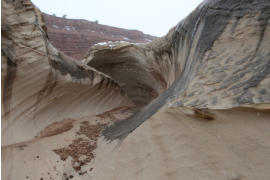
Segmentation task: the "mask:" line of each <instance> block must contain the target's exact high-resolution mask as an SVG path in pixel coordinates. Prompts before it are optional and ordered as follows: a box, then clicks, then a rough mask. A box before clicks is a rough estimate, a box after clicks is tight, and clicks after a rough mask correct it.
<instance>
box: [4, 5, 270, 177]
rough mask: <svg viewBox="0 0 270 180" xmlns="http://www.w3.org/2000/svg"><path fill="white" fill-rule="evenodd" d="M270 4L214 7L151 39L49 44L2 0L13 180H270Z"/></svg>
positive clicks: (28, 18) (40, 27)
mask: <svg viewBox="0 0 270 180" xmlns="http://www.w3.org/2000/svg"><path fill="white" fill-rule="evenodd" d="M269 18H270V2H269V1H264V0H249V1H244V0H208V1H204V2H203V3H201V4H200V5H199V6H198V7H197V8H196V9H195V10H194V11H193V12H192V13H191V14H190V15H189V16H188V17H186V18H185V19H184V20H182V21H181V22H180V23H179V24H178V25H177V26H175V27H173V28H172V29H171V30H170V31H169V32H168V34H167V35H166V36H164V37H162V38H159V39H156V40H154V41H153V42H151V43H146V44H134V43H128V42H110V43H103V44H99V45H95V46H92V47H91V48H90V49H89V51H88V53H87V54H86V56H85V58H84V59H83V61H82V62H78V61H76V60H75V59H73V58H72V57H68V56H66V55H64V54H63V53H61V52H59V51H58V50H57V49H55V48H54V47H53V45H52V44H51V43H50V42H49V40H48V36H47V32H46V26H45V22H44V19H43V17H42V14H41V13H40V11H39V10H38V9H36V8H35V7H34V6H33V4H32V3H31V2H29V1H28V0H20V1H18V0H15V1H10V0H3V1H2V178H3V179H12V180H13V179H44V180H45V179H95V180H96V179H98V180H103V179H104V180H105V179H115V180H121V179H125V180H126V179H147V180H149V179H153V180H156V179H162V180H163V179H175V180H178V179H196V180H197V179H200V180H201V179H203V180H204V179H205V180H211V179H213V180H216V179H220V180H242V179H245V180H254V179H259V180H268V179H269V178H270V174H269V172H270V142H269V138H270V121H269V120H270V58H269V57H270V25H269V22H268V21H269Z"/></svg>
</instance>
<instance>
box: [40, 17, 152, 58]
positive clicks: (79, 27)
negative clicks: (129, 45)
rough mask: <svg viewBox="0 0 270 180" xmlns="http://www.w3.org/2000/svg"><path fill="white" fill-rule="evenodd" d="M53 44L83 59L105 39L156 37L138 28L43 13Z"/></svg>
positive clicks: (132, 39) (125, 39)
mask: <svg viewBox="0 0 270 180" xmlns="http://www.w3.org/2000/svg"><path fill="white" fill-rule="evenodd" d="M43 16H44V19H45V21H46V24H47V32H48V36H49V39H50V41H51V42H52V44H53V45H54V46H55V47H56V48H57V49H59V50H60V51H62V52H64V53H65V54H67V55H69V56H71V57H74V58H75V59H83V57H84V55H85V53H86V52H87V50H88V49H89V48H90V47H91V46H92V45H94V44H96V43H99V42H105V41H128V42H133V43H145V42H150V41H152V40H154V39H155V38H156V37H154V36H151V35H146V34H144V33H143V32H141V31H138V30H127V29H121V28H116V27H111V26H106V25H101V24H98V23H96V22H91V21H87V20H82V19H65V18H60V17H56V16H51V15H48V14H45V13H43Z"/></svg>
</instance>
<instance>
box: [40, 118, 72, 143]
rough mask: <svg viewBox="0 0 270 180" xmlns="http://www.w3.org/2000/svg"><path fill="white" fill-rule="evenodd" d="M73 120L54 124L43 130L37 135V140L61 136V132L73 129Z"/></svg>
mask: <svg viewBox="0 0 270 180" xmlns="http://www.w3.org/2000/svg"><path fill="white" fill-rule="evenodd" d="M73 122H74V120H72V119H67V120H63V121H60V122H54V123H52V124H50V125H49V126H47V127H46V128H44V129H43V130H42V131H41V132H40V133H39V134H38V135H37V137H38V138H44V137H50V136H55V135H57V134H61V133H63V132H66V131H68V130H70V129H71V128H72V127H73V124H72V123H73Z"/></svg>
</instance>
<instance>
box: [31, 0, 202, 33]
mask: <svg viewBox="0 0 270 180" xmlns="http://www.w3.org/2000/svg"><path fill="white" fill-rule="evenodd" d="M202 1H203V0H186V1H183V0H132V1H131V0H32V2H33V3H34V4H35V5H36V6H37V7H38V8H40V10H41V11H43V12H45V13H48V14H53V13H54V14H56V16H59V17H61V16H63V15H64V14H66V15H67V18H69V19H87V20H90V21H95V20H98V21H99V24H105V25H110V26H115V27H121V28H125V29H137V30H140V31H143V32H144V33H146V34H151V35H155V36H163V35H165V34H167V32H168V31H169V29H170V28H172V27H173V26H175V25H176V24H177V23H178V22H179V21H180V20H182V19H183V18H185V17H186V16H187V15H188V14H189V13H190V12H191V11H192V10H194V9H195V8H196V7H197V5H199V4H200V3H201V2H202Z"/></svg>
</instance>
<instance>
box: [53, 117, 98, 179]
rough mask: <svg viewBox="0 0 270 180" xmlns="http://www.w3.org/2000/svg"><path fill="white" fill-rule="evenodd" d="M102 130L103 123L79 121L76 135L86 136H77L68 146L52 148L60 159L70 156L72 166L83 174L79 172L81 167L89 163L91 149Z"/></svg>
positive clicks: (92, 149) (94, 146)
mask: <svg viewBox="0 0 270 180" xmlns="http://www.w3.org/2000/svg"><path fill="white" fill-rule="evenodd" d="M102 130H103V125H100V124H98V125H89V123H88V122H87V121H84V122H82V123H81V126H80V129H79V131H78V132H77V133H76V135H85V136H86V137H79V138H77V139H75V140H73V142H72V143H71V144H70V145H69V146H68V147H64V148H60V149H55V150H53V151H54V152H55V153H56V154H57V155H59V156H60V158H61V160H63V161H65V160H66V159H67V158H68V157H71V158H72V161H71V163H72V167H73V169H74V170H75V171H76V172H78V173H79V174H80V175H83V174H85V172H81V167H82V166H84V165H86V164H87V163H89V162H90V161H91V160H92V159H93V158H94V154H93V151H94V150H95V149H96V147H97V138H98V136H99V135H100V133H101V131H102Z"/></svg>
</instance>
